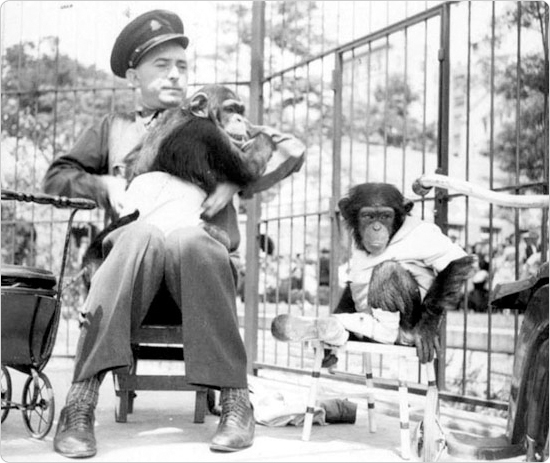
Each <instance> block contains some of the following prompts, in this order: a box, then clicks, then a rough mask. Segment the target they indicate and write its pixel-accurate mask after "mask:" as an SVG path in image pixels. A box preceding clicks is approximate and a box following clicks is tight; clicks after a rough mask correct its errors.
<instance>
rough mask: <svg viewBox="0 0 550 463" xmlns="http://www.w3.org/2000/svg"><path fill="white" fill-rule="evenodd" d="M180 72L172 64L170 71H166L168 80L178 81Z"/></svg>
mask: <svg viewBox="0 0 550 463" xmlns="http://www.w3.org/2000/svg"><path fill="white" fill-rule="evenodd" d="M179 77H180V72H179V69H178V67H177V66H176V65H175V64H174V65H173V66H172V67H170V70H169V71H168V78H169V79H179Z"/></svg>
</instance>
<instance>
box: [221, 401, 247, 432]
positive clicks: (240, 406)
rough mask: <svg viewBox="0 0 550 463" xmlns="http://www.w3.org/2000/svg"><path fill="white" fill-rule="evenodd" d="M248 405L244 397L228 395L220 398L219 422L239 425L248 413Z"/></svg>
mask: <svg viewBox="0 0 550 463" xmlns="http://www.w3.org/2000/svg"><path fill="white" fill-rule="evenodd" d="M249 408H250V405H249V403H248V400H245V399H244V397H236V396H229V397H226V398H224V400H222V416H221V423H225V424H229V425H236V426H239V425H241V424H242V423H243V421H244V420H245V418H246V415H247V414H248V411H249Z"/></svg>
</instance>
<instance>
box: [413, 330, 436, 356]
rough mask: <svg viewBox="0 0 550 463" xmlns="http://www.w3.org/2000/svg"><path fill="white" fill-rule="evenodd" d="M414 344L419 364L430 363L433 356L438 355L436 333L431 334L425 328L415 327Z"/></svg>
mask: <svg viewBox="0 0 550 463" xmlns="http://www.w3.org/2000/svg"><path fill="white" fill-rule="evenodd" d="M413 335H414V344H415V345H416V355H417V356H418V358H419V360H420V363H427V362H431V361H432V360H433V359H434V354H435V352H437V353H438V354H439V349H440V345H439V336H438V334H437V332H432V331H430V330H428V329H426V328H424V329H423V328H419V327H416V328H415V329H414V332H413Z"/></svg>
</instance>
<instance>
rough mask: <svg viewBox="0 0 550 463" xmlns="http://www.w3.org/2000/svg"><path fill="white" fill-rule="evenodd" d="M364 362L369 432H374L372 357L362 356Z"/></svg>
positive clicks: (368, 355) (367, 354) (369, 355)
mask: <svg viewBox="0 0 550 463" xmlns="http://www.w3.org/2000/svg"><path fill="white" fill-rule="evenodd" d="M363 359H364V362H365V384H366V386H367V403H368V407H369V408H368V414H369V431H370V432H376V413H375V410H374V391H373V389H374V383H373V380H372V357H371V354H369V353H366V354H364V357H363Z"/></svg>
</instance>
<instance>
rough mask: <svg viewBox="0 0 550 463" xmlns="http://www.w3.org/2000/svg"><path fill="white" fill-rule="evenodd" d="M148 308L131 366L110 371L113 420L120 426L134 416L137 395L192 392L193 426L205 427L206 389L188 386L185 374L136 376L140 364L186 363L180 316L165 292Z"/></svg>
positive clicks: (174, 304) (134, 337)
mask: <svg viewBox="0 0 550 463" xmlns="http://www.w3.org/2000/svg"><path fill="white" fill-rule="evenodd" d="M151 307H152V309H151V310H150V311H149V313H148V314H147V316H146V317H145V320H144V321H143V323H142V325H141V328H140V329H139V330H138V332H137V333H135V334H134V335H133V337H132V353H133V356H134V364H133V365H132V367H131V368H130V369H128V368H119V369H116V370H113V380H114V384H115V393H116V395H117V397H118V401H117V404H116V408H115V419H116V421H117V422H119V423H125V422H126V420H127V416H128V413H133V411H134V399H135V397H136V391H195V414H194V420H193V422H194V423H204V417H205V415H206V410H207V391H208V389H207V388H206V387H202V386H196V385H193V384H189V382H188V381H187V378H186V376H185V374H179V375H160V374H159V375H142V374H138V372H137V366H138V363H139V361H140V360H177V361H182V362H184V361H185V358H184V345H183V334H182V327H181V323H182V320H181V312H180V310H179V308H178V307H177V305H176V303H175V302H174V301H173V300H172V298H171V297H170V296H169V294H168V291H167V290H166V288H163V289H161V291H160V292H159V294H157V296H156V298H155V300H154V301H153V303H152V304H151ZM155 307H161V308H162V310H160V311H155V310H154V309H155ZM182 367H183V365H182Z"/></svg>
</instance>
